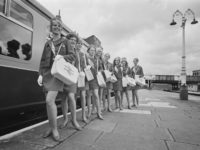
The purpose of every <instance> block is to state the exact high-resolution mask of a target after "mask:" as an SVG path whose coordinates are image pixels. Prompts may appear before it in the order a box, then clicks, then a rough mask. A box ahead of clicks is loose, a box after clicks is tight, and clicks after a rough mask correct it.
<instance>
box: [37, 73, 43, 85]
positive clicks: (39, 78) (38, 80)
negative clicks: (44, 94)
mask: <svg viewBox="0 0 200 150" xmlns="http://www.w3.org/2000/svg"><path fill="white" fill-rule="evenodd" d="M37 82H38V85H39V86H42V76H41V75H39V77H38V79H37Z"/></svg>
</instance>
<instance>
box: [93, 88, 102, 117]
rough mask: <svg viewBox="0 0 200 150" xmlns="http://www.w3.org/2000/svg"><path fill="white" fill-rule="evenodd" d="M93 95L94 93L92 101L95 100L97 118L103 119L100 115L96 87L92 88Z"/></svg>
mask: <svg viewBox="0 0 200 150" xmlns="http://www.w3.org/2000/svg"><path fill="white" fill-rule="evenodd" d="M93 95H94V101H95V104H96V108H97V115H98V118H99V119H101V120H103V117H102V116H101V108H100V103H99V94H98V89H94V90H93Z"/></svg>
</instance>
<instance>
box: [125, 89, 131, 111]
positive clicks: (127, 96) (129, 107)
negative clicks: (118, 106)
mask: <svg viewBox="0 0 200 150" xmlns="http://www.w3.org/2000/svg"><path fill="white" fill-rule="evenodd" d="M125 93H126V99H127V103H128V109H131V106H130V100H129V94H128V90H127V89H126V91H125Z"/></svg>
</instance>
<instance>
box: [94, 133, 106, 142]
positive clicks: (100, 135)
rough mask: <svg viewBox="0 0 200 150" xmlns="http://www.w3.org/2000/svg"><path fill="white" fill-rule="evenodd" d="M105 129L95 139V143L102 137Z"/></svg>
mask: <svg viewBox="0 0 200 150" xmlns="http://www.w3.org/2000/svg"><path fill="white" fill-rule="evenodd" d="M103 133H104V132H103V131H102V132H101V133H100V134H99V136H98V137H97V138H96V139H95V141H94V143H96V142H97V141H98V140H99V139H100V138H101V137H102V135H103Z"/></svg>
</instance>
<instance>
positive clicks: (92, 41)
mask: <svg viewBox="0 0 200 150" xmlns="http://www.w3.org/2000/svg"><path fill="white" fill-rule="evenodd" d="M84 40H85V41H86V42H87V43H88V44H90V45H94V46H96V47H102V46H101V41H100V40H99V39H98V38H97V37H96V36H95V35H92V36H89V37H88V38H86V39H84Z"/></svg>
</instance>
